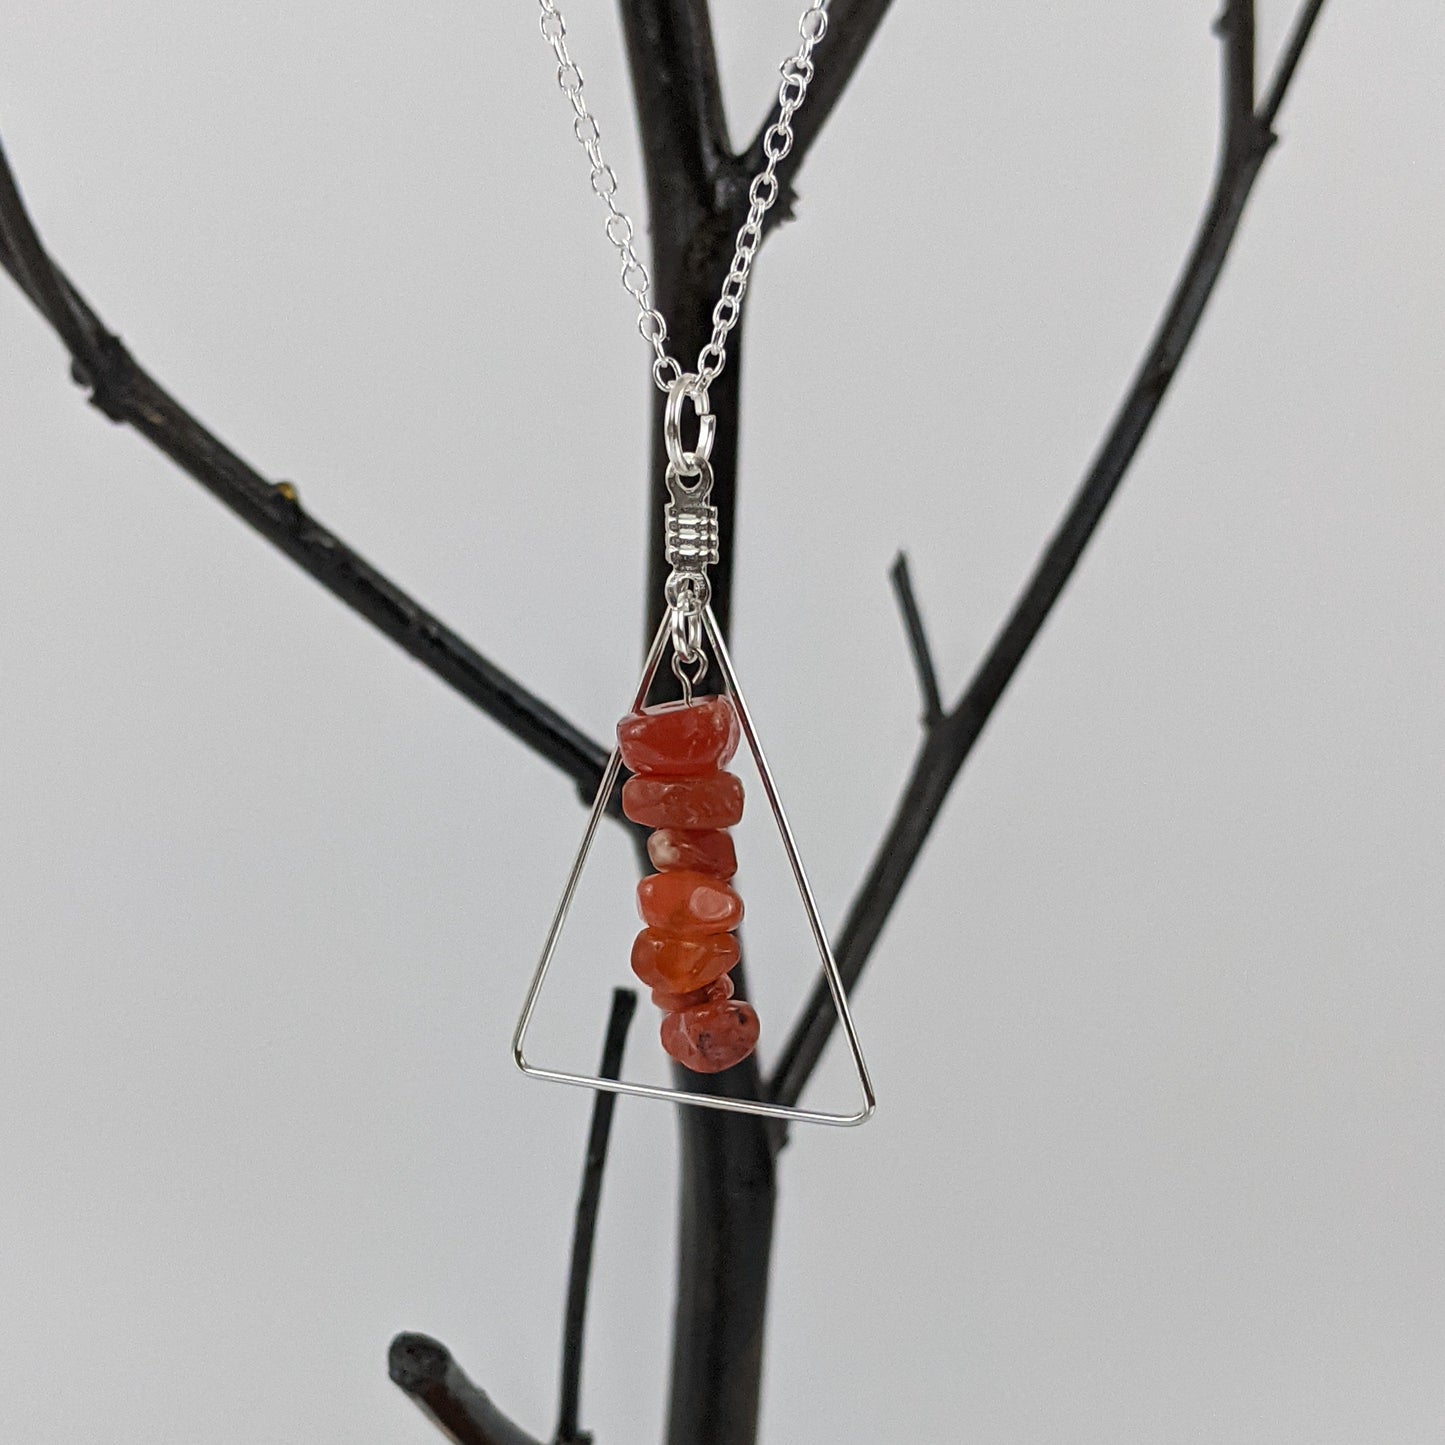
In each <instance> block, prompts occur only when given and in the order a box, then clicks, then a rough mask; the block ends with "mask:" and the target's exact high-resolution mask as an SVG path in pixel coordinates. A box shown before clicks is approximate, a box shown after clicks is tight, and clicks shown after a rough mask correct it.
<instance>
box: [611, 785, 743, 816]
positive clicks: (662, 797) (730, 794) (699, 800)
mask: <svg viewBox="0 0 1445 1445" xmlns="http://www.w3.org/2000/svg"><path fill="white" fill-rule="evenodd" d="M622 811H623V812H624V813H626V814H627V816H628V817H629V818H631V819H632V821H633V822H634V823H641V824H642V826H643V827H644V828H731V827H732V826H733V824H734V823H736V822H737V821H738V820H739V819H740V818H741V817H742V816H743V785H742V780H741V779H740V778H737V777H735V776H734V775H733V774H732V773H704V774H703V775H702V776H701V777H696V778H643V777H637V778H628V780H627V781H626V782H625V783H624V784H623V785H622Z"/></svg>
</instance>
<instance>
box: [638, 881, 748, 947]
mask: <svg viewBox="0 0 1445 1445" xmlns="http://www.w3.org/2000/svg"><path fill="white" fill-rule="evenodd" d="M637 911H638V912H639V913H640V914H641V915H642V921H643V922H644V923H645V924H647V926H648V927H649V928H655V929H657V930H658V932H659V933H680V934H684V935H687V936H691V935H694V934H698V933H731V932H732V931H733V929H735V928H736V927H737V926H738V924H740V923H741V922H742V921H743V900H742V899H741V898H739V897H738V895H737V894H736V893H735V892H734V891H733V889H732V888H730V887H729V886H728V885H727V884H726V883H724V882H723V881H722V879H720V878H709V877H708V875H707V874H706V873H653V874H652V875H651V876H650V877H647V878H644V879H643V880H642V882H641V883H639V884H638V885H637Z"/></svg>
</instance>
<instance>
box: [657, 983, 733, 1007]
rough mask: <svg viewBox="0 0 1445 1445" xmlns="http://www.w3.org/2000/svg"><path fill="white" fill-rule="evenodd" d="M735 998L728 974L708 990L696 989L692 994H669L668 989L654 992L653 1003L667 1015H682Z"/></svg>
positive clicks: (710, 985) (712, 984)
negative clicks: (687, 1011)
mask: <svg viewBox="0 0 1445 1445" xmlns="http://www.w3.org/2000/svg"><path fill="white" fill-rule="evenodd" d="M732 996H733V981H732V979H730V978H729V977H728V976H727V974H723V976H722V977H721V978H720V979H718V980H717V982H716V983H710V984H708V986H707V987H706V988H695V989H693V991H692V992H691V993H668V992H667V990H666V989H661V988H655V989H653V990H652V1001H653V1003H655V1004H656V1005H657V1006H658V1008H660V1009H661V1010H662V1011H663V1013H665V1014H680V1013H681V1012H682V1011H683V1009H688V1008H696V1007H697V1006H698V1005H699V1004H704V1003H726V1002H727V1001H728V999H730V998H731V997H732Z"/></svg>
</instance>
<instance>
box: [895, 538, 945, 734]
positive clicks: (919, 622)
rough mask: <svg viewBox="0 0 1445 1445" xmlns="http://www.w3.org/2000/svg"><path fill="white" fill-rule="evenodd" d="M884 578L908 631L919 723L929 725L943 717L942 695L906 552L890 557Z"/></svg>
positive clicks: (904, 626) (904, 628)
mask: <svg viewBox="0 0 1445 1445" xmlns="http://www.w3.org/2000/svg"><path fill="white" fill-rule="evenodd" d="M888 580H889V581H890V582H892V583H893V595H894V596H895V597H896V598H897V599H898V610H899V612H900V613H901V614H902V615H903V630H904V632H905V633H907V635H908V651H909V652H910V654H911V655H912V657H913V669H914V671H915V672H917V674H918V691H919V694H920V696H921V697H922V699H923V726H924V727H926V728H931V727H933V726H935V725H936V724H937V723H939V722H940V721H942V719H943V695H942V694H941V693H940V692H939V689H938V669H937V668H936V667H935V666H934V663H933V652H932V649H931V648H930V647H929V646H928V634H927V632H925V631H924V628H923V614H922V612H920V611H919V610H918V598H917V597H916V596H915V595H914V592H913V576H912V574H911V573H910V572H909V570H908V554H907V553H906V552H900V553H899V554H898V556H897V557H895V558H894V559H893V566H892V567H891V568H889V570H888Z"/></svg>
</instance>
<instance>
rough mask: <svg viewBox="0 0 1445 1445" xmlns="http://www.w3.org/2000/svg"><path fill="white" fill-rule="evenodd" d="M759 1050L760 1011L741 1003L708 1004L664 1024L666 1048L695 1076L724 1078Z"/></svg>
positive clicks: (663, 1033) (673, 1015)
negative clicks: (722, 1075) (726, 1070)
mask: <svg viewBox="0 0 1445 1445" xmlns="http://www.w3.org/2000/svg"><path fill="white" fill-rule="evenodd" d="M757 1046H758V1014H757V1010H756V1009H755V1008H753V1006H752V1004H750V1003H743V1002H742V1000H741V999H727V1000H725V1001H724V1002H722V1003H705V1004H703V1005H702V1007H701V1008H690V1009H686V1010H685V1011H684V1012H682V1013H680V1014H667V1015H665V1016H664V1018H663V1020H662V1047H663V1048H664V1049H666V1050H667V1052H668V1053H669V1054H670V1055H671V1056H672V1057H673V1058H674V1059H676V1060H677V1061H678V1063H680V1064H682V1065H683V1066H684V1067H686V1068H689V1069H691V1070H692V1071H693V1073H695V1074H720V1073H722V1071H723V1070H724V1069H730V1068H732V1066H733V1065H734V1064H740V1063H742V1061H743V1060H744V1059H745V1058H747V1056H748V1055H749V1054H750V1053H752V1051H753V1050H754V1049H755V1048H757Z"/></svg>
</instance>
